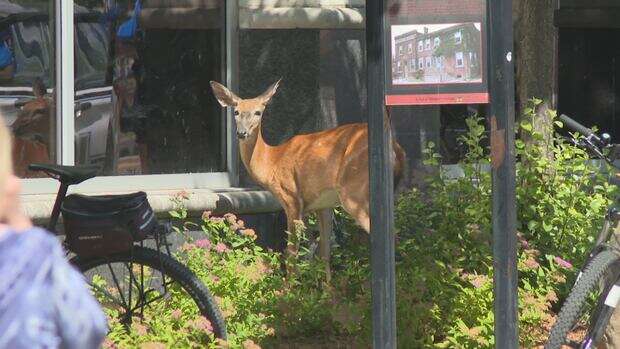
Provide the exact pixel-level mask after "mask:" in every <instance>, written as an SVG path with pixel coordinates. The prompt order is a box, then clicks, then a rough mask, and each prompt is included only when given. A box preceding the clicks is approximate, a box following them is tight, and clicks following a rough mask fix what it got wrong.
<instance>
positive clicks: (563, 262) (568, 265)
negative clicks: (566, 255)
mask: <svg viewBox="0 0 620 349" xmlns="http://www.w3.org/2000/svg"><path fill="white" fill-rule="evenodd" d="M553 260H554V261H555V263H557V265H559V266H560V267H562V268H565V269H572V268H573V265H572V264H571V262H569V261H567V260H565V259H562V258H560V257H558V256H555V258H553Z"/></svg>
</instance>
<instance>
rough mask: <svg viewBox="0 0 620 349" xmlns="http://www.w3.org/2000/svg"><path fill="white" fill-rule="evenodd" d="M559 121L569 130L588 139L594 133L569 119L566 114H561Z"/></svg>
mask: <svg viewBox="0 0 620 349" xmlns="http://www.w3.org/2000/svg"><path fill="white" fill-rule="evenodd" d="M560 120H562V122H563V123H564V124H565V125H566V126H567V127H568V128H570V129H571V130H573V131H575V132H578V133H580V134H582V135H584V136H586V137H590V136H592V135H593V134H594V132H592V130H591V129H589V128H587V127H585V126H583V125H582V124H580V123H578V122H577V121H575V120H573V119H571V118H569V117H568V116H567V115H566V114H562V115H560Z"/></svg>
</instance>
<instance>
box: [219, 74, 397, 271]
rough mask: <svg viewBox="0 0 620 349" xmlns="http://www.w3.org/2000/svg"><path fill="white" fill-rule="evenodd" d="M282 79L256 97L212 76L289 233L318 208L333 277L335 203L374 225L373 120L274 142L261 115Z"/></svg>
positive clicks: (244, 154) (251, 167)
mask: <svg viewBox="0 0 620 349" xmlns="http://www.w3.org/2000/svg"><path fill="white" fill-rule="evenodd" d="M279 84H280V80H278V81H277V82H276V83H274V84H273V85H271V86H270V87H269V88H268V89H267V90H266V91H265V92H264V93H263V94H261V95H260V96H258V97H255V98H250V99H242V98H240V97H238V96H237V95H235V94H234V93H233V92H231V91H230V90H228V89H227V88H226V87H224V86H223V85H221V84H219V83H217V82H215V81H211V88H212V89H213V92H214V94H215V97H216V98H217V100H218V101H219V103H220V104H221V105H222V106H223V107H232V108H233V109H234V115H235V121H236V125H237V137H238V139H239V151H240V153H241V160H242V161H243V164H244V165H245V167H246V169H247V171H248V173H249V174H250V176H251V177H252V179H253V180H254V181H255V182H256V183H257V184H259V185H260V186H262V187H263V188H265V189H267V190H268V191H270V192H271V193H272V194H273V195H274V196H275V198H276V199H277V200H278V201H279V202H280V204H281V205H282V207H283V208H284V211H285V213H286V216H287V221H288V232H289V234H294V232H295V225H294V224H295V223H294V222H295V221H296V220H301V219H302V218H303V216H304V215H305V214H307V213H310V212H316V213H317V217H318V221H319V230H320V239H319V255H320V256H321V258H322V259H323V260H324V261H325V263H326V276H327V279H328V281H329V280H330V267H329V260H330V235H331V231H332V219H333V208H334V207H336V206H339V205H342V206H343V207H344V209H345V210H346V211H347V212H348V213H349V214H350V215H351V216H352V217H353V218H354V219H355V220H356V222H357V223H358V224H359V225H360V226H361V227H362V228H363V229H364V230H366V232H369V231H370V212H369V210H370V207H369V174H368V125H367V124H365V123H356V124H348V125H343V126H340V127H336V128H333V129H329V130H325V131H321V132H316V133H311V134H304V135H297V136H294V137H292V138H291V139H289V140H288V141H286V142H284V143H283V144H280V145H277V146H271V145H268V144H267V143H265V141H264V140H263V136H262V132H261V120H262V117H263V113H264V111H265V107H266V106H267V104H268V103H269V101H270V100H271V98H272V97H273V96H274V94H275V93H276V91H277V89H278V86H279ZM393 150H394V153H393V154H392V160H393V166H394V173H395V177H397V178H396V179H397V180H396V181H398V178H400V177H402V175H404V171H405V152H404V151H403V149H402V148H401V147H400V145H399V144H398V143H397V142H395V141H393ZM396 181H395V182H396ZM297 248H298V247H297V246H296V244H295V243H291V237H290V236H289V243H288V245H287V255H288V256H295V255H296V254H297Z"/></svg>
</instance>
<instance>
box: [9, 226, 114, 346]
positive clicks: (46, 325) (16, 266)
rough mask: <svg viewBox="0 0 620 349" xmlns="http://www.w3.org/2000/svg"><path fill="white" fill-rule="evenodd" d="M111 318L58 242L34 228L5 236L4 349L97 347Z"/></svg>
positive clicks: (51, 236)
mask: <svg viewBox="0 0 620 349" xmlns="http://www.w3.org/2000/svg"><path fill="white" fill-rule="evenodd" d="M106 333H107V322H106V318H105V316H104V314H103V312H102V311H101V308H100V306H99V303H97V301H96V300H95V299H94V297H93V296H92V295H91V293H90V290H89V288H88V286H87V285H86V282H85V280H84V277H83V276H82V274H80V273H79V272H78V271H77V270H76V269H75V268H74V267H73V266H71V265H70V264H69V262H68V261H67V260H66V258H65V255H64V252H63V249H62V248H61V245H60V242H59V241H58V239H57V238H56V237H55V236H53V235H51V234H49V233H48V232H46V231H44V230H42V229H39V228H32V229H29V230H28V231H25V232H21V233H15V232H12V231H7V232H5V233H4V234H3V235H2V236H1V237H0V348H12V349H21V348H33V349H34V348H67V349H68V348H80V349H82V348H85V349H88V348H98V347H99V346H100V345H101V342H102V341H103V338H104V337H105V335H106Z"/></svg>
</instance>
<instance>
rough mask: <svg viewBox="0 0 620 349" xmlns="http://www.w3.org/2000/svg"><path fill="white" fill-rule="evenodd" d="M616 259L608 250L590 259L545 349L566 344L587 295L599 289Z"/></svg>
mask: <svg viewBox="0 0 620 349" xmlns="http://www.w3.org/2000/svg"><path fill="white" fill-rule="evenodd" d="M618 259H620V256H618V255H617V254H616V253H615V252H613V251H610V250H604V251H601V252H600V253H599V254H598V255H596V257H594V259H592V261H591V262H590V263H589V264H588V266H587V267H586V269H585V271H584V272H583V274H582V275H581V277H580V278H579V280H578V281H577V282H576V283H575V285H574V286H573V289H572V290H571V292H570V294H569V296H568V298H567V299H566V302H565V303H564V305H562V309H561V310H560V314H559V315H558V317H557V320H556V322H555V324H554V325H553V327H552V328H551V333H550V334H549V339H548V340H547V343H546V344H545V349H559V348H561V347H562V345H563V344H566V342H565V340H566V337H567V335H568V334H569V332H570V330H571V329H572V328H573V326H574V325H575V323H576V322H577V321H578V320H579V318H580V317H581V315H582V309H583V307H584V305H585V303H586V301H587V298H588V295H589V294H590V293H591V292H593V291H594V290H595V289H596V288H598V287H600V281H601V279H603V278H604V277H605V273H606V271H607V270H608V269H609V267H610V266H611V265H612V264H613V263H614V262H615V261H617V260H618ZM603 296H605V295H603Z"/></svg>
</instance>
